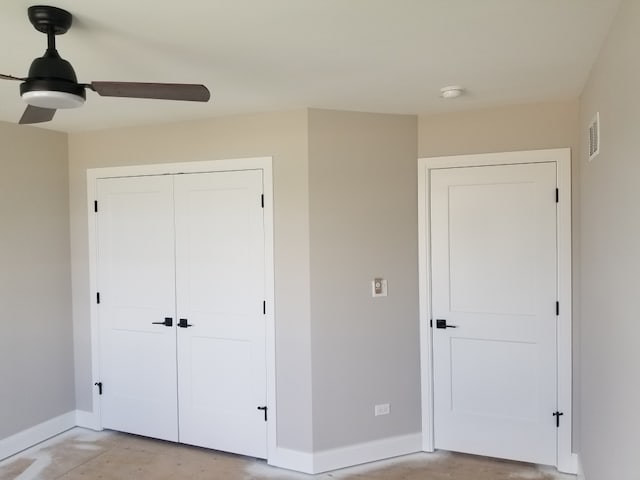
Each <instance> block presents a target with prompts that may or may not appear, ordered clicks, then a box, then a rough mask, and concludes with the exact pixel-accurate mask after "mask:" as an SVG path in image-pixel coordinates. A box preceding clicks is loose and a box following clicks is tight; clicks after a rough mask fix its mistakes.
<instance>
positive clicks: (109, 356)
mask: <svg viewBox="0 0 640 480" xmlns="http://www.w3.org/2000/svg"><path fill="white" fill-rule="evenodd" d="M97 194H98V203H99V209H100V210H99V214H98V241H97V244H98V252H99V254H98V281H97V284H98V291H99V292H100V305H99V308H98V319H99V320H98V322H99V325H100V374H101V381H102V383H103V387H104V390H103V396H102V397H101V407H102V425H103V427H105V428H109V429H114V430H120V431H124V432H130V433H135V434H140V435H146V436H150V437H155V438H161V439H165V440H173V441H177V440H178V424H177V418H176V410H177V399H176V396H177V387H176V360H175V358H176V337H175V335H176V330H175V326H173V327H166V326H164V325H157V324H153V322H161V321H163V320H164V318H165V317H172V318H174V312H175V287H174V279H175V270H174V240H173V221H174V220H173V181H172V179H171V177H168V176H162V177H133V178H114V179H100V180H98V185H97ZM174 320H175V318H174Z"/></svg>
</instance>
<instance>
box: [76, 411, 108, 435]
mask: <svg viewBox="0 0 640 480" xmlns="http://www.w3.org/2000/svg"><path fill="white" fill-rule="evenodd" d="M75 414H76V426H78V427H82V428H88V429H89V430H96V431H100V430H102V426H101V425H100V419H99V418H98V416H97V415H96V414H95V413H94V412H87V411H86V410H76V412H75Z"/></svg>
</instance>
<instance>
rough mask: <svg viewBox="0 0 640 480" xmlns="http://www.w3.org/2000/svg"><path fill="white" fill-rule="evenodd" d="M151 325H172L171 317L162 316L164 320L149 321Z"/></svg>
mask: <svg viewBox="0 0 640 480" xmlns="http://www.w3.org/2000/svg"><path fill="white" fill-rule="evenodd" d="M151 324H152V325H164V326H165V327H172V326H173V318H171V317H164V322H151Z"/></svg>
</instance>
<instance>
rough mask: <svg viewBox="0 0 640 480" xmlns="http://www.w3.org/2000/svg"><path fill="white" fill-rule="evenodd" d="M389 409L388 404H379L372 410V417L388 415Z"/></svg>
mask: <svg viewBox="0 0 640 480" xmlns="http://www.w3.org/2000/svg"><path fill="white" fill-rule="evenodd" d="M389 412H390V408H389V404H388V403H381V404H380V405H376V406H375V408H374V415H375V416H376V417H379V416H380V415H389Z"/></svg>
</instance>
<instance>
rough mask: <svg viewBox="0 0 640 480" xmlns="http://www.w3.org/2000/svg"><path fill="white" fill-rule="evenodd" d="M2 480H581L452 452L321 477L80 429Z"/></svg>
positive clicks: (0, 473) (30, 454) (6, 469)
mask: <svg viewBox="0 0 640 480" xmlns="http://www.w3.org/2000/svg"><path fill="white" fill-rule="evenodd" d="M0 479H2V480H36V479H37V480H53V479H60V480H78V479H84V480H87V479H100V480H116V479H117V480H125V479H126V480H144V479H153V480H155V479H162V480H165V479H166V480H181V479H188V480H205V479H206V480H209V479H216V480H272V479H282V480H311V479H313V480H315V479H320V480H327V479H334V480H349V479H353V480H363V479H371V480H381V479H385V480H423V479H424V480H467V479H469V480H518V479H524V480H556V479H557V480H561V479H562V480H575V477H573V476H570V475H560V474H558V473H557V472H556V471H555V470H554V469H551V468H543V467H536V466H534V465H529V464H522V463H516V462H508V461H501V460H494V459H488V458H485V457H476V456H472V455H462V454H455V453H447V452H437V453H434V454H427V453H417V454H413V455H406V456H404V457H398V458H395V459H391V460H385V461H381V462H374V463H369V464H367V465H361V466H358V467H352V468H346V469H343V470H337V471H334V472H329V473H323V474H319V475H315V476H311V475H304V474H300V473H295V472H290V471H288V470H281V469H278V468H273V467H270V466H268V465H267V464H266V463H265V462H264V461H262V460H256V459H253V458H247V457H241V456H237V455H231V454H226V453H220V452H215V451H211V450H205V449H202V448H196V447H190V446H186V445H179V444H174V443H169V442H163V441H161V440H153V439H149V438H144V437H138V436H135V435H127V434H124V433H118V432H109V431H104V432H92V431H89V430H84V429H80V428H74V429H72V430H69V431H68V432H65V433H63V434H62V435H59V436H57V437H55V438H53V439H50V440H48V441H46V442H44V443H42V444H40V445H37V446H35V447H33V448H30V449H29V450H25V451H24V452H22V453H20V454H18V455H15V456H13V457H10V458H8V459H6V460H4V461H2V462H0Z"/></svg>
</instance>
